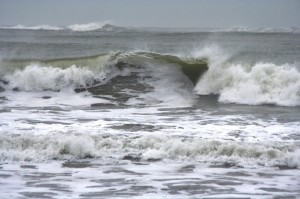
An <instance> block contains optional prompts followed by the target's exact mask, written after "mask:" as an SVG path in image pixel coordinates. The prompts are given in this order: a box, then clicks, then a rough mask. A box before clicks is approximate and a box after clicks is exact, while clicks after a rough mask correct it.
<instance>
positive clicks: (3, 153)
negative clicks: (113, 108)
mask: <svg viewBox="0 0 300 199" xmlns="http://www.w3.org/2000/svg"><path fill="white" fill-rule="evenodd" d="M0 147H1V148H0V161H1V162H15V161H17V162H20V161H21V162H22V161H34V162H44V161H49V160H52V159H60V160H74V159H82V158H96V159H99V158H104V159H107V158H109V159H116V160H120V159H132V160H144V161H153V160H156V161H160V160H168V161H188V162H190V161H192V160H194V161H200V162H205V163H209V164H213V165H214V164H217V165H218V164H220V165H223V164H232V165H239V166H246V167H247V166H258V165H264V166H286V167H291V168H295V167H298V168H299V167H300V151H299V149H297V148H298V146H297V145H296V144H291V143H290V144H287V143H286V144H284V143H244V142H240V143H236V142H220V141H214V140H210V141H208V140H201V139H199V138H181V137H168V136H161V135H160V136H155V135H153V136H150V135H144V136H140V137H126V136H120V135H118V136H109V137H105V136H101V135H94V136H91V135H83V134H81V135H80V134H79V135H69V134H68V133H54V134H53V133H48V134H47V135H35V136H32V135H15V136H9V135H5V134H2V135H1V140H0Z"/></svg>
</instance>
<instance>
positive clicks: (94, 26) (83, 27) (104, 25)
mask: <svg viewBox="0 0 300 199" xmlns="http://www.w3.org/2000/svg"><path fill="white" fill-rule="evenodd" d="M0 29H11V30H71V31H76V32H85V31H95V30H102V31H122V30H127V29H126V28H123V27H118V26H114V25H111V24H109V22H107V21H105V22H92V23H87V24H73V25H69V26H51V25H37V26H26V25H16V26H2V27H0Z"/></svg>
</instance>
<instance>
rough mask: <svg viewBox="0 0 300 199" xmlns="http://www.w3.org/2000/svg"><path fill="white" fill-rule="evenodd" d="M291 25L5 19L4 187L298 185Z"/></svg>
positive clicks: (146, 190) (189, 190)
mask: <svg viewBox="0 0 300 199" xmlns="http://www.w3.org/2000/svg"><path fill="white" fill-rule="evenodd" d="M299 169H300V32H299V31H298V30H296V29H270V28H266V29H245V28H233V29H217V28H216V29H209V28H198V29H197V28H189V29H188V28H185V29H184V28H182V29H180V28H177V29H175V28H126V27H116V26H112V25H109V24H105V25H104V24H96V23H91V24H85V25H76V24H75V25H72V26H67V27H62V26H48V25H44V26H21V25H19V26H7V27H1V28H0V198H135V199H136V198H143V199H144V198H145V199H147V198H149V199H150V198H180V199H182V198H220V199H221V198H277V199H279V198H300V172H299Z"/></svg>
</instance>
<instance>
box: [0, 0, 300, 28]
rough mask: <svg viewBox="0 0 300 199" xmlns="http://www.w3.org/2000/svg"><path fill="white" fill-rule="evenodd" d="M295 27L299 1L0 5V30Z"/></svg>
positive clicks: (96, 0) (30, 1) (84, 0)
mask: <svg viewBox="0 0 300 199" xmlns="http://www.w3.org/2000/svg"><path fill="white" fill-rule="evenodd" d="M101 21H110V22H112V23H113V24H114V25H119V26H139V27H232V26H246V27H275V28H276V27H298V28H299V27H300V0H0V25H18V24H22V25H45V24H48V25H71V24H78V23H90V22H101Z"/></svg>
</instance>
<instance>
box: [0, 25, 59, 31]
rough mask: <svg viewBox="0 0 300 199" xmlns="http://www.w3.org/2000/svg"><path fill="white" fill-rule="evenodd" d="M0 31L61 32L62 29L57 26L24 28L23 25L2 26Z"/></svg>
mask: <svg viewBox="0 0 300 199" xmlns="http://www.w3.org/2000/svg"><path fill="white" fill-rule="evenodd" d="M0 29H14V30H63V29H64V28H63V27H59V26H50V25H38V26H25V25H17V26H3V27H0Z"/></svg>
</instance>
